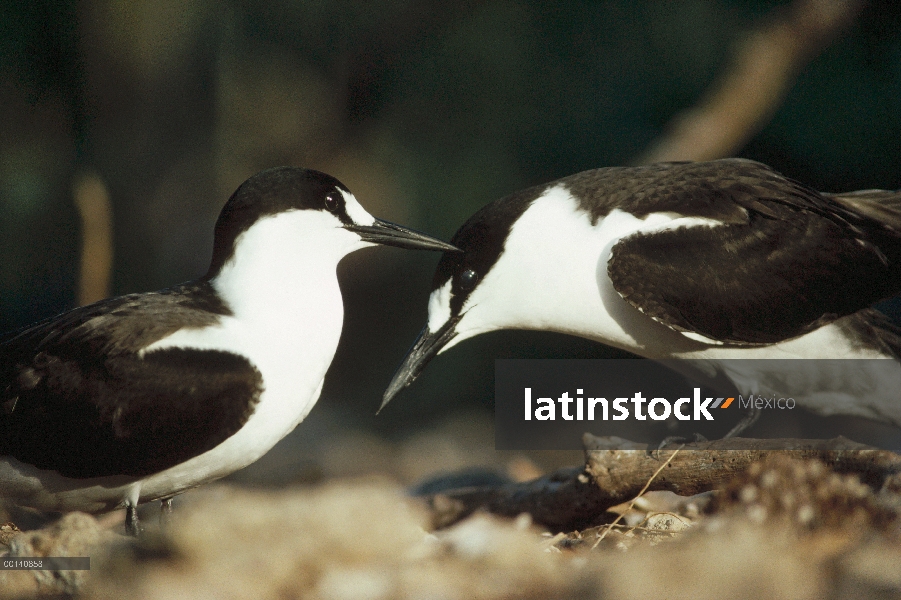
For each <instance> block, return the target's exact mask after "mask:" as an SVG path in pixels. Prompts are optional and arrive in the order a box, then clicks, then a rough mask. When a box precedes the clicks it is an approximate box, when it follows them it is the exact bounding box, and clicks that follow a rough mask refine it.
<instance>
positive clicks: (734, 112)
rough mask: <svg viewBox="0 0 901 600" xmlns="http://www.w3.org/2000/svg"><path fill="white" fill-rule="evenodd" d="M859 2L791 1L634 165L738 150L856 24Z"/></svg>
mask: <svg viewBox="0 0 901 600" xmlns="http://www.w3.org/2000/svg"><path fill="white" fill-rule="evenodd" d="M864 4H865V2H863V1H862V0H795V2H793V3H792V4H791V5H789V6H787V7H784V8H780V9H777V10H775V11H774V12H773V13H772V14H770V15H768V17H767V18H766V19H765V20H764V22H763V23H762V24H761V25H760V26H759V27H758V28H757V29H756V30H755V31H753V32H751V34H750V35H748V36H747V37H746V39H745V40H744V41H743V42H742V43H741V44H740V45H739V47H738V49H737V52H736V55H735V58H734V60H733V62H732V65H731V67H730V69H729V70H728V71H727V72H726V73H725V75H724V76H723V77H722V78H721V79H720V80H718V81H717V82H716V83H714V84H713V85H712V86H711V88H710V89H709V90H708V91H707V92H706V94H705V95H704V96H703V97H702V98H701V99H700V101H699V102H698V104H697V105H695V106H693V107H691V108H689V109H687V110H685V111H683V112H681V113H679V114H677V115H676V116H675V118H673V120H672V121H671V122H670V123H669V125H668V126H667V128H666V133H664V135H662V136H661V137H660V138H658V139H657V140H656V141H654V142H653V143H652V144H651V145H650V147H649V148H648V149H647V151H646V152H645V153H644V154H643V155H642V156H640V157H638V158H637V159H636V160H635V161H634V162H635V164H648V163H654V162H660V161H669V160H712V159H715V158H722V157H724V156H732V155H734V154H735V153H736V152H738V151H739V150H740V149H741V148H742V147H743V146H744V145H745V144H746V143H747V142H748V140H750V139H751V138H752V137H753V136H754V135H755V134H756V133H757V132H758V131H759V130H760V129H761V128H762V127H763V126H764V125H765V124H766V123H767V122H768V121H769V120H770V118H771V117H772V115H773V114H774V113H775V112H776V109H777V108H778V107H779V105H780V104H781V103H782V101H783V99H784V98H785V95H786V94H787V93H788V90H789V89H790V88H791V85H792V83H793V82H794V80H795V77H796V76H797V75H798V73H799V72H800V71H801V69H803V68H804V66H805V65H807V63H808V62H810V61H811V60H812V59H813V58H814V57H815V56H817V54H819V52H820V51H822V50H823V49H824V48H826V47H827V46H828V45H829V44H830V43H831V42H832V41H833V40H834V39H835V38H836V37H837V36H838V35H839V34H840V33H841V32H842V31H843V30H844V29H845V28H847V27H848V26H849V25H850V24H851V23H852V22H853V21H854V19H855V17H856V16H857V14H858V13H859V12H860V10H861V8H862V7H863V5H864Z"/></svg>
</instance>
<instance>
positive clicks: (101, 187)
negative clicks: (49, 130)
mask: <svg viewBox="0 0 901 600" xmlns="http://www.w3.org/2000/svg"><path fill="white" fill-rule="evenodd" d="M72 194H73V196H74V201H75V207H76V208H77V209H78V214H79V216H80V217H81V237H82V241H81V264H80V267H79V277H78V296H77V301H78V305H79V306H84V305H85V304H91V303H92V302H97V301H98V300H103V299H104V298H106V297H108V296H109V295H110V275H111V272H112V266H113V210H112V205H111V203H110V197H109V191H108V190H107V188H106V184H105V183H104V182H103V180H102V179H101V178H100V176H99V175H97V174H96V173H90V172H88V173H82V174H81V175H79V176H77V177H76V178H75V183H74V184H73V186H72Z"/></svg>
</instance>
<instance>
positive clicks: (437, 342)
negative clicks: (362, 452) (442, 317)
mask: <svg viewBox="0 0 901 600" xmlns="http://www.w3.org/2000/svg"><path fill="white" fill-rule="evenodd" d="M459 321H460V317H459V316H457V317H453V318H451V319H450V320H448V321H447V322H446V323H445V324H444V325H442V326H441V327H440V328H439V329H438V330H437V331H429V327H428V325H427V326H426V327H424V328H423V330H422V332H421V333H420V334H419V337H418V338H417V339H416V342H414V344H413V347H412V348H410V351H409V352H407V356H406V358H404V362H402V363H401V365H400V366H399V367H398V368H397V371H395V373H394V377H392V378H391V383H389V384H388V389H387V390H385V394H384V396H382V405H381V406H380V407H379V411H381V410H382V409H383V408H385V405H386V404H388V403H389V402H390V401H391V399H392V398H394V396H396V395H397V394H398V392H400V391H401V390H402V389H404V388H405V387H407V386H408V385H410V384H411V383H413V381H414V380H415V379H416V378H417V377H419V374H420V373H422V370H423V369H425V367H426V365H427V364H429V361H430V360H432V359H433V358H435V356H437V354H438V353H439V352H441V350H442V349H443V348H444V347H445V346H446V345H447V344H448V342H450V341H451V340H452V339H453V338H454V337H456V335H457V330H456V325H457V323H458V322H459Z"/></svg>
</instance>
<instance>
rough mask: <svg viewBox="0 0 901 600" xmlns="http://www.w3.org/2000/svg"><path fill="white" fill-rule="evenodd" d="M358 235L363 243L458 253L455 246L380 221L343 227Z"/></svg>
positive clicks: (394, 224)
mask: <svg viewBox="0 0 901 600" xmlns="http://www.w3.org/2000/svg"><path fill="white" fill-rule="evenodd" d="M345 228H346V229H347V230H349V231H353V232H354V233H357V234H359V236H360V238H361V239H363V241H366V242H371V243H373V244H382V245H385V246H397V247H398V248H407V249H412V250H441V251H443V252H460V251H461V250H460V249H459V248H457V247H456V246H453V245H451V244H448V243H447V242H442V241H441V240H439V239H436V238H433V237H431V236H429V235H426V234H424V233H420V232H418V231H413V230H412V229H407V228H406V227H402V226H400V225H397V224H396V223H391V222H389V221H383V220H381V219H375V220H374V221H373V223H372V225H356V224H351V225H347V226H346V227H345Z"/></svg>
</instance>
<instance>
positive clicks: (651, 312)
mask: <svg viewBox="0 0 901 600" xmlns="http://www.w3.org/2000/svg"><path fill="white" fill-rule="evenodd" d="M451 243H453V244H454V245H456V246H458V247H459V248H461V249H462V250H463V252H462V253H446V254H444V256H443V257H442V258H441V261H440V262H439V264H438V267H437V270H436V272H435V277H434V281H433V283H432V291H431V296H430V298H429V304H428V323H427V325H426V326H425V328H424V329H423V331H422V333H421V334H420V336H419V339H418V340H417V341H416V342H415V344H414V346H413V347H412V349H411V350H410V352H409V354H408V355H407V357H406V358H405V360H404V361H403V363H402V364H401V366H400V367H399V368H398V370H397V372H396V374H395V375H394V378H393V380H392V381H391V383H390V384H389V386H388V389H387V391H386V392H385V395H384V399H383V403H382V406H383V407H384V405H385V404H387V403H388V402H389V401H390V400H391V399H392V398H393V397H394V396H395V395H396V394H397V393H398V392H399V391H400V390H401V389H403V388H404V387H406V386H408V385H409V384H410V383H411V382H412V381H413V380H414V379H415V378H416V377H417V376H418V375H419V374H420V372H421V371H422V370H423V368H424V367H425V366H426V364H427V363H428V362H429V361H430V360H431V359H432V358H434V357H435V356H436V355H437V354H439V353H441V352H443V351H445V350H447V349H449V348H451V347H453V346H454V345H456V344H458V343H459V342H461V341H463V340H466V339H468V338H471V337H473V336H475V335H478V334H480V333H485V332H488V331H493V330H498V329H536V330H548V331H556V332H561V333H565V334H572V335H576V336H581V337H584V338H588V339H591V340H595V341H598V342H602V343H604V344H608V345H610V346H615V347H617V348H621V349H624V350H627V351H630V352H633V353H635V354H638V355H640V356H644V357H647V358H652V359H680V358H686V359H701V360H700V361H698V362H697V363H695V361H693V364H700V365H701V366H700V367H698V368H700V369H701V370H702V371H708V373H707V374H708V375H710V376H713V375H715V374H718V373H721V374H723V375H725V376H726V377H728V379H730V380H731V382H732V384H734V386H735V389H737V391H738V392H739V393H741V394H748V395H751V394H766V395H767V396H769V395H770V394H771V393H785V390H784V389H780V388H781V387H782V386H784V385H786V383H790V384H791V386H792V389H791V390H789V391H790V392H792V393H793V394H796V395H795V396H794V398H795V399H796V401H797V404H798V406H803V407H805V408H807V409H810V410H812V411H814V412H817V413H819V414H823V415H831V414H842V415H855V416H863V417H868V418H871V419H876V420H879V421H882V422H885V423H889V424H892V425H894V426H901V398H899V392H898V390H899V389H901V365H899V363H898V362H897V360H898V358H899V356H901V331H899V330H898V329H897V328H896V327H895V326H893V325H892V324H891V323H890V321H889V320H888V319H887V318H886V317H885V316H883V315H882V314H881V313H879V312H877V311H876V310H875V309H872V308H869V307H870V306H871V305H872V304H874V303H875V302H878V301H880V300H883V299H886V298H890V297H892V296H894V295H896V294H898V293H899V291H901V191H883V190H863V191H858V192H850V193H841V194H827V193H821V192H817V191H815V190H813V189H811V188H810V187H808V186H806V185H803V184H801V183H798V182H797V181H793V180H791V179H789V178H787V177H784V176H782V175H781V174H779V173H777V172H775V171H774V170H772V169H771V168H769V167H767V166H765V165H763V164H760V163H757V162H754V161H751V160H744V159H725V160H716V161H711V162H701V163H687V162H683V163H662V164H655V165H649V166H642V167H622V168H605V169H597V170H592V171H585V172H583V173H578V174H576V175H572V176H570V177H565V178H563V179H560V180H558V181H555V182H552V183H549V184H546V185H539V186H537V187H533V188H530V189H527V190H524V191H520V192H517V193H514V194H512V195H510V196H507V197H506V198H502V199H500V200H497V201H496V202H493V203H491V204H489V205H487V206H485V207H484V208H482V209H481V210H480V211H478V212H477V213H476V214H475V215H473V216H472V217H471V218H470V219H469V220H468V221H467V222H466V223H465V224H464V225H463V226H462V227H461V228H460V229H459V230H458V231H457V232H456V234H455V235H454V237H453V239H452V240H451ZM733 358H742V359H757V358H769V359H782V358H824V359H836V358H840V359H846V358H847V359H857V358H886V359H893V361H894V362H893V363H884V362H882V361H878V362H875V363H874V362H872V361H840V362H839V363H838V364H835V361H832V362H828V363H823V362H817V361H805V362H804V363H799V362H797V361H722V360H721V359H733ZM864 363H868V364H864ZM667 364H670V363H667ZM873 364H876V365H879V366H880V368H879V369H876V371H878V374H876V373H874V372H873V369H872V366H873ZM882 367H888V369H886V368H882ZM688 370H691V369H688ZM877 375H878V376H877ZM871 376H873V377H872V380H871V378H870V377H871ZM757 414H758V415H759V413H757ZM752 421H753V415H749V418H746V419H744V420H743V421H742V422H741V423H739V425H737V426H736V428H734V429H733V431H732V432H730V435H734V434H736V433H738V432H739V431H740V430H741V429H743V428H744V427H746V426H747V425H748V424H750V423H751V422H752Z"/></svg>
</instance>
